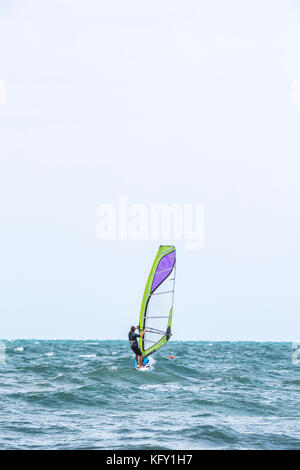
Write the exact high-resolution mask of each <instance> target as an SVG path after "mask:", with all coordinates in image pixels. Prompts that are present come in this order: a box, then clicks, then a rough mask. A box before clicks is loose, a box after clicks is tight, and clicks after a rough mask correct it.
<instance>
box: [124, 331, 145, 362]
mask: <svg viewBox="0 0 300 470" xmlns="http://www.w3.org/2000/svg"><path fill="white" fill-rule="evenodd" d="M136 329H138V327H137V326H132V327H131V328H130V331H129V333H128V339H129V344H130V347H131V349H132V350H133V352H134V354H135V357H136V364H137V365H138V366H140V367H142V365H143V359H144V358H143V355H142V353H141V350H140V348H139V346H138V342H137V338H140V337H141V338H142V337H143V336H144V333H145V330H143V331H142V332H141V334H138V333H135V330H136Z"/></svg>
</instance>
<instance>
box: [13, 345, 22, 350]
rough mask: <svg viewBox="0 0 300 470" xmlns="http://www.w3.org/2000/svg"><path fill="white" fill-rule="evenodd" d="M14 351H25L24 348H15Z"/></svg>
mask: <svg viewBox="0 0 300 470" xmlns="http://www.w3.org/2000/svg"><path fill="white" fill-rule="evenodd" d="M14 351H24V348H23V347H22V346H20V347H19V348H15V349H14Z"/></svg>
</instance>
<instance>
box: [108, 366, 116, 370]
mask: <svg viewBox="0 0 300 470" xmlns="http://www.w3.org/2000/svg"><path fill="white" fill-rule="evenodd" d="M117 369H118V368H117V366H110V367H108V370H117Z"/></svg>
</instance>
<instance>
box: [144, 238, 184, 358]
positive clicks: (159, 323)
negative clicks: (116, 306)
mask: <svg viewBox="0 0 300 470" xmlns="http://www.w3.org/2000/svg"><path fill="white" fill-rule="evenodd" d="M175 273H176V250H175V247H174V246H171V245H161V246H160V247H159V250H158V252H157V255H156V258H155V260H154V263H153V266H152V268H151V271H150V274H149V277H148V280H147V284H146V288H145V292H144V296H143V301H142V306H141V312H140V322H139V328H140V331H142V330H144V329H146V332H145V334H144V336H143V338H139V346H140V350H141V352H142V354H143V356H144V357H147V356H149V355H150V354H152V353H154V352H155V351H157V350H158V349H160V348H161V347H162V346H164V345H165V344H166V343H167V341H168V340H169V339H170V337H171V335H172V334H171V324H172V315H173V301H174V287H175Z"/></svg>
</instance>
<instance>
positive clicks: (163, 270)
mask: <svg viewBox="0 0 300 470" xmlns="http://www.w3.org/2000/svg"><path fill="white" fill-rule="evenodd" d="M174 263H175V250H174V251H171V253H168V254H167V255H165V256H164V257H163V258H162V259H161V260H160V262H159V263H158V266H157V268H156V271H155V274H154V281H153V284H152V288H151V294H152V292H153V291H154V290H155V289H156V288H157V286H159V284H161V283H162V282H163V281H164V280H165V279H166V277H168V276H169V274H170V272H171V271H172V269H173V266H174Z"/></svg>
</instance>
